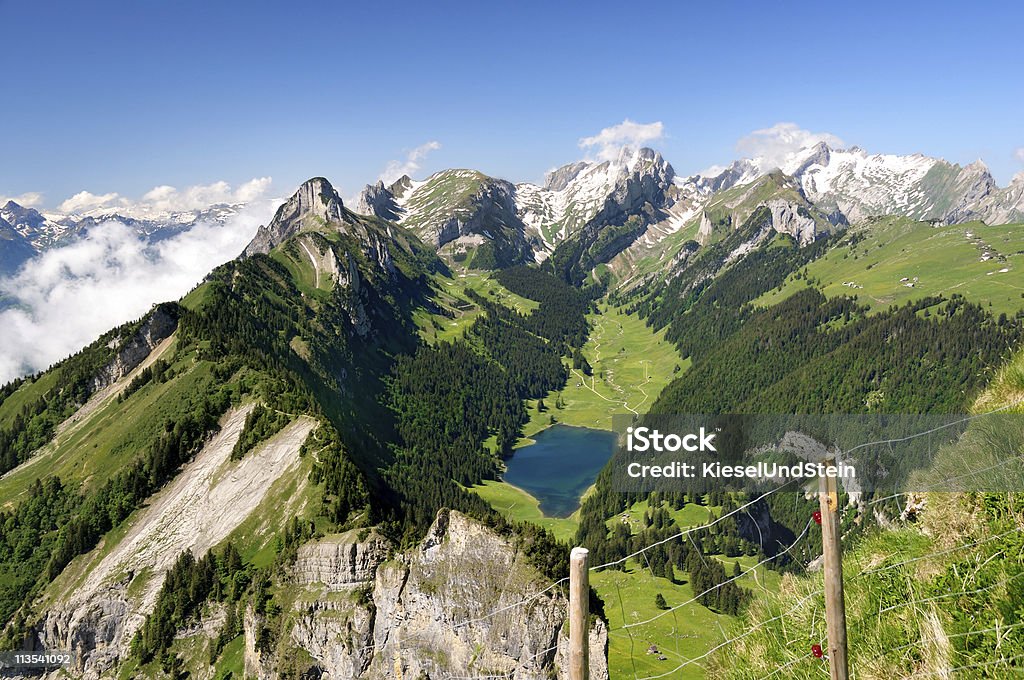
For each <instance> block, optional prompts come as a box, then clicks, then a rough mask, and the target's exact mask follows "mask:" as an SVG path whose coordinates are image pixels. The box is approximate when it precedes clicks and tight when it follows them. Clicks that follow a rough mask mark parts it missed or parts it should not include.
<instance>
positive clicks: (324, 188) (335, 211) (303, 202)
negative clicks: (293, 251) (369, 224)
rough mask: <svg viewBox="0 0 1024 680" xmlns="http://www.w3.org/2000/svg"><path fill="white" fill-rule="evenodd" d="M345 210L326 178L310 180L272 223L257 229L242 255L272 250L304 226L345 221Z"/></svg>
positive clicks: (279, 210)
mask: <svg viewBox="0 0 1024 680" xmlns="http://www.w3.org/2000/svg"><path fill="white" fill-rule="evenodd" d="M343 210H344V205H343V204H342V201H341V197H340V196H339V195H338V192H337V191H335V190H334V187H333V186H331V183H330V182H328V181H327V180H326V179H324V178H323V177H314V178H313V179H310V180H307V181H305V182H303V183H302V186H300V187H299V189H298V191H296V192H295V193H294V194H293V195H292V197H291V198H289V199H288V200H287V201H286V202H285V203H284V204H283V205H282V206H281V207H280V208H278V209H277V213H275V214H274V219H272V220H271V221H270V224H268V225H267V226H265V227H264V226H261V227H260V228H259V229H258V230H257V232H256V236H255V237H254V238H253V240H252V241H251V242H250V243H249V245H247V246H246V247H245V251H244V252H243V253H242V254H243V256H244V257H251V256H253V255H256V254H257V253H269V252H270V251H271V250H272V249H273V248H274V247H275V246H277V245H279V244H281V243H283V242H284V241H286V240H287V239H289V238H291V237H292V236H295V235H296V234H298V233H299V232H300V231H303V230H304V229H310V228H317V227H323V226H325V225H327V224H330V223H331V222H338V221H341V220H342V218H343Z"/></svg>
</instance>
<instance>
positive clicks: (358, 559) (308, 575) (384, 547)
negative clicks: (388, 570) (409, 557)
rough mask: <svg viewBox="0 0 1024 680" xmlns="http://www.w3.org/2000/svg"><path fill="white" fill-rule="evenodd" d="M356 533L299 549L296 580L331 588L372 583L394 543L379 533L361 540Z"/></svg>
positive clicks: (299, 582) (342, 588)
mask: <svg viewBox="0 0 1024 680" xmlns="http://www.w3.org/2000/svg"><path fill="white" fill-rule="evenodd" d="M356 533H357V532H355V531H350V532H349V533H348V534H343V535H342V536H340V537H336V538H326V539H321V540H318V541H314V542H312V543H307V544H306V545H304V546H302V547H301V548H299V554H298V557H297V558H296V560H295V565H294V566H293V567H292V574H293V578H294V579H295V582H296V583H298V584H300V585H312V584H314V583H322V584H324V585H325V586H327V588H328V589H329V590H331V591H339V590H345V589H346V588H349V587H351V586H353V585H358V584H361V583H370V582H372V581H373V579H374V577H375V575H376V573H377V567H378V566H380V564H381V563H382V562H383V561H384V560H386V559H387V557H388V552H389V551H390V549H391V544H390V543H389V542H388V540H387V539H385V538H383V537H381V536H379V535H378V534H376V533H374V534H371V535H370V536H369V537H367V538H366V539H364V540H358V538H357V536H356Z"/></svg>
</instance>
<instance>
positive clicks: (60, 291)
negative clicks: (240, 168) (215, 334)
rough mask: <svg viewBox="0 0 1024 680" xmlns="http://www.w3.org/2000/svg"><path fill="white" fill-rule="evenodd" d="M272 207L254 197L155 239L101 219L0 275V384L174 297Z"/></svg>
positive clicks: (239, 243)
mask: <svg viewBox="0 0 1024 680" xmlns="http://www.w3.org/2000/svg"><path fill="white" fill-rule="evenodd" d="M240 189H241V188H240ZM183 200H187V199H183ZM275 207H276V204H275V203H273V202H271V201H259V202H257V203H253V204H251V205H249V206H247V207H246V208H245V209H244V210H242V211H241V212H240V213H239V214H238V215H235V216H234V217H232V218H229V219H228V220H227V221H226V222H225V223H224V224H220V223H216V222H209V223H206V222H204V223H198V224H196V225H195V226H193V227H192V228H191V229H189V230H188V231H185V232H182V233H180V234H178V235H176V236H173V237H171V238H169V239H166V240H163V241H160V242H159V243H156V244H148V243H146V242H145V241H144V240H143V239H141V238H139V236H138V234H136V232H135V231H133V230H132V229H130V228H128V227H127V226H125V225H124V224H122V223H120V222H116V221H107V222H104V223H102V224H100V225H98V226H97V227H95V228H93V229H91V230H90V231H89V234H88V235H87V236H86V237H85V238H83V239H81V240H79V241H76V242H74V243H72V244H70V245H68V246H65V247H63V248H56V249H53V250H48V251H45V252H44V253H42V254H41V255H40V256H39V257H37V258H35V259H33V260H31V261H30V262H29V263H28V264H27V265H26V266H25V268H23V269H22V270H21V271H20V272H19V273H18V274H16V275H15V276H13V277H11V278H8V279H0V298H8V300H7V301H13V302H14V303H15V304H16V305H17V306H16V307H9V308H7V309H4V310H3V311H0V347H2V348H3V349H2V351H0V384H2V383H6V382H7V381H9V380H11V379H13V378H16V377H18V376H21V375H26V374H28V373H31V372H34V371H37V370H40V369H43V368H46V367H47V366H49V365H51V364H53V363H54V362H56V361H58V360H60V359H62V358H64V357H66V356H68V355H69V354H72V353H74V352H76V351H78V350H79V349H81V348H82V347H84V346H86V345H88V344H89V343H91V342H92V341H94V340H95V339H96V338H97V337H99V336H100V335H101V334H102V333H104V332H106V331H108V330H110V329H111V328H113V327H114V326H117V325H119V324H122V323H125V322H127V321H130V320H132V319H136V318H139V317H140V316H142V315H143V314H145V313H146V311H148V310H149V308H150V307H151V306H152V305H154V304H155V303H157V302H161V301H165V300H174V299H177V298H179V297H181V296H182V295H184V294H185V293H186V292H188V291H189V290H190V289H191V288H192V287H193V286H195V285H196V284H197V283H199V282H200V281H201V280H202V279H203V277H204V276H205V275H206V274H207V273H208V272H209V271H210V270H211V269H213V268H214V267H216V266H217V265H219V264H222V263H224V262H226V261H228V260H230V259H231V258H233V257H235V256H236V255H238V253H240V252H241V251H242V249H243V248H244V247H245V245H246V244H247V243H248V242H249V240H250V239H251V238H252V237H253V235H254V234H255V233H256V228H257V226H258V225H260V224H265V223H266V221H267V220H268V219H269V218H270V216H271V215H272V213H273V209H274V208H275Z"/></svg>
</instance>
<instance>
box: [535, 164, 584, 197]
mask: <svg viewBox="0 0 1024 680" xmlns="http://www.w3.org/2000/svg"><path fill="white" fill-rule="evenodd" d="M588 165H589V163H586V162H584V161H579V162H577V163H569V164H568V165H563V166H562V167H560V168H557V169H556V170H552V171H551V172H549V173H548V174H547V175H546V176H545V177H544V188H545V189H547V190H548V191H561V190H562V189H565V188H566V187H568V186H569V183H570V182H572V181H573V180H574V179H576V177H577V176H579V174H580V173H581V172H583V171H584V170H585V169H586V168H587V167H588Z"/></svg>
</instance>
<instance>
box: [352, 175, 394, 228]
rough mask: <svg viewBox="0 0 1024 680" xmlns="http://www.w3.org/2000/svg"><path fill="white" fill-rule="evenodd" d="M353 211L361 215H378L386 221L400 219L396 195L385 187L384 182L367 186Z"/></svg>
mask: <svg viewBox="0 0 1024 680" xmlns="http://www.w3.org/2000/svg"><path fill="white" fill-rule="evenodd" d="M353 210H354V211H355V212H357V213H359V214H361V215H376V216H377V217H381V218H384V219H385V220H391V221H397V220H398V218H399V211H398V203H397V202H396V201H395V195H394V194H393V193H392V192H391V189H389V188H388V187H386V186H384V182H383V181H378V182H377V183H376V184H367V185H366V188H365V189H363V191H362V192H361V193H360V194H359V198H358V199H357V200H356V204H355V206H354V207H353Z"/></svg>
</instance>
